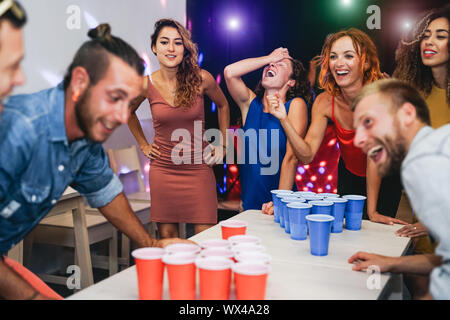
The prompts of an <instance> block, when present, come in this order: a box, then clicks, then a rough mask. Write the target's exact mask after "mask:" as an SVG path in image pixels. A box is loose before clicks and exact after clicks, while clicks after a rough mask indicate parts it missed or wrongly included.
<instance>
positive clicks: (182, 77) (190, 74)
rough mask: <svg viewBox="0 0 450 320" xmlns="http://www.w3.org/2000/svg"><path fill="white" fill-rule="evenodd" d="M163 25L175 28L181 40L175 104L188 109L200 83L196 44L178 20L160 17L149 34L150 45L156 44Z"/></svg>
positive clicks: (196, 94) (195, 96) (198, 89)
mask: <svg viewBox="0 0 450 320" xmlns="http://www.w3.org/2000/svg"><path fill="white" fill-rule="evenodd" d="M165 27H171V28H175V29H176V30H177V31H178V33H179V34H180V36H181V38H182V40H183V46H184V55H183V60H182V61H181V63H180V65H179V66H178V71H177V89H176V91H175V105H176V106H180V107H182V108H183V109H188V108H190V106H191V105H192V103H194V101H195V99H196V98H197V97H198V95H199V94H200V86H201V84H202V76H201V70H200V67H199V65H198V58H197V57H198V49H197V45H196V44H195V43H194V42H193V41H192V40H191V33H190V32H189V30H187V29H186V28H185V27H184V26H182V25H181V24H180V23H179V22H178V21H175V20H172V19H161V20H158V21H157V22H156V23H155V31H154V33H153V34H152V36H151V47H152V48H153V46H156V40H157V39H158V36H159V34H160V32H161V30H162V29H163V28H165Z"/></svg>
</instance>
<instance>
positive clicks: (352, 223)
mask: <svg viewBox="0 0 450 320" xmlns="http://www.w3.org/2000/svg"><path fill="white" fill-rule="evenodd" d="M362 216H363V213H362V212H348V211H345V229H347V230H353V231H356V230H361V223H362Z"/></svg>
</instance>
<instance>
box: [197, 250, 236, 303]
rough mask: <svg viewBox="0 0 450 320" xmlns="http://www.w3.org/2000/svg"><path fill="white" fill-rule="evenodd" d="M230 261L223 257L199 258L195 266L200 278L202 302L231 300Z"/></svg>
mask: <svg viewBox="0 0 450 320" xmlns="http://www.w3.org/2000/svg"><path fill="white" fill-rule="evenodd" d="M232 264H233V262H232V261H231V260H230V259H226V258H222V257H206V258H197V259H196V260H195V265H196V266H197V268H198V270H199V276H200V300H228V299H229V298H230V286H231V266H232Z"/></svg>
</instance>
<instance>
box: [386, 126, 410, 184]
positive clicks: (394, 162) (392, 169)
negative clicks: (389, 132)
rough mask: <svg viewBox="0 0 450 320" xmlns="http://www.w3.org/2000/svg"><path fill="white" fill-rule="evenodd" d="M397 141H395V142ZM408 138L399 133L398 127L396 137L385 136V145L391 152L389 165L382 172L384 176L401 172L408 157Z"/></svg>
mask: <svg viewBox="0 0 450 320" xmlns="http://www.w3.org/2000/svg"><path fill="white" fill-rule="evenodd" d="M394 141H395V142H394ZM405 146H406V139H405V138H404V137H403V136H402V135H401V134H399V133H398V131H397V129H396V137H395V139H392V138H390V137H389V138H388V137H386V138H385V141H384V147H385V150H386V151H388V152H389V156H390V161H389V164H388V166H387V167H386V168H385V169H384V170H382V172H380V175H381V176H382V177H388V176H391V175H394V174H396V173H398V172H400V168H401V166H402V162H403V160H404V159H405V157H406V147H405Z"/></svg>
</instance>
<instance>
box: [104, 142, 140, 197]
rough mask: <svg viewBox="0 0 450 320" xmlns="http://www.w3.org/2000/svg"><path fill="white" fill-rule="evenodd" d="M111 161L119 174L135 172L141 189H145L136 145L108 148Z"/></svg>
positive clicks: (115, 171) (113, 168)
mask: <svg viewBox="0 0 450 320" xmlns="http://www.w3.org/2000/svg"><path fill="white" fill-rule="evenodd" d="M107 153H108V157H109V162H110V165H111V168H112V170H113V171H114V173H116V174H117V175H118V176H120V175H125V174H128V173H131V172H134V173H135V175H136V177H137V179H138V184H139V191H145V185H144V181H143V179H142V169H141V163H140V161H139V155H138V152H137V149H136V146H135V145H132V146H131V147H128V148H123V149H108V151H107Z"/></svg>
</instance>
